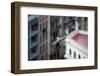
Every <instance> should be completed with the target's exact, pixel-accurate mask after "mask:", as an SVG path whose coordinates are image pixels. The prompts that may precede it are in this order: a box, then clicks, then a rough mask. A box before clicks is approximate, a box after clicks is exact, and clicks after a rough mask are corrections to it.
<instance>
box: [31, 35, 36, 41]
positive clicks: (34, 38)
mask: <svg viewBox="0 0 100 76" xmlns="http://www.w3.org/2000/svg"><path fill="white" fill-rule="evenodd" d="M31 42H32V43H34V42H37V35H35V36H32V37H31Z"/></svg>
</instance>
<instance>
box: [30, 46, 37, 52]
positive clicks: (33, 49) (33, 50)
mask: <svg viewBox="0 0 100 76" xmlns="http://www.w3.org/2000/svg"><path fill="white" fill-rule="evenodd" d="M36 51H37V46H35V47H33V48H31V53H32V54H34V53H36Z"/></svg>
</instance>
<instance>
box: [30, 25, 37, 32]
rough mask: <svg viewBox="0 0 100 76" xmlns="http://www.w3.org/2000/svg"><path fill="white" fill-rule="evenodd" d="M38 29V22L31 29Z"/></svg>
mask: <svg viewBox="0 0 100 76" xmlns="http://www.w3.org/2000/svg"><path fill="white" fill-rule="evenodd" d="M36 30H38V23H35V24H33V25H32V26H31V31H36Z"/></svg>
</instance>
